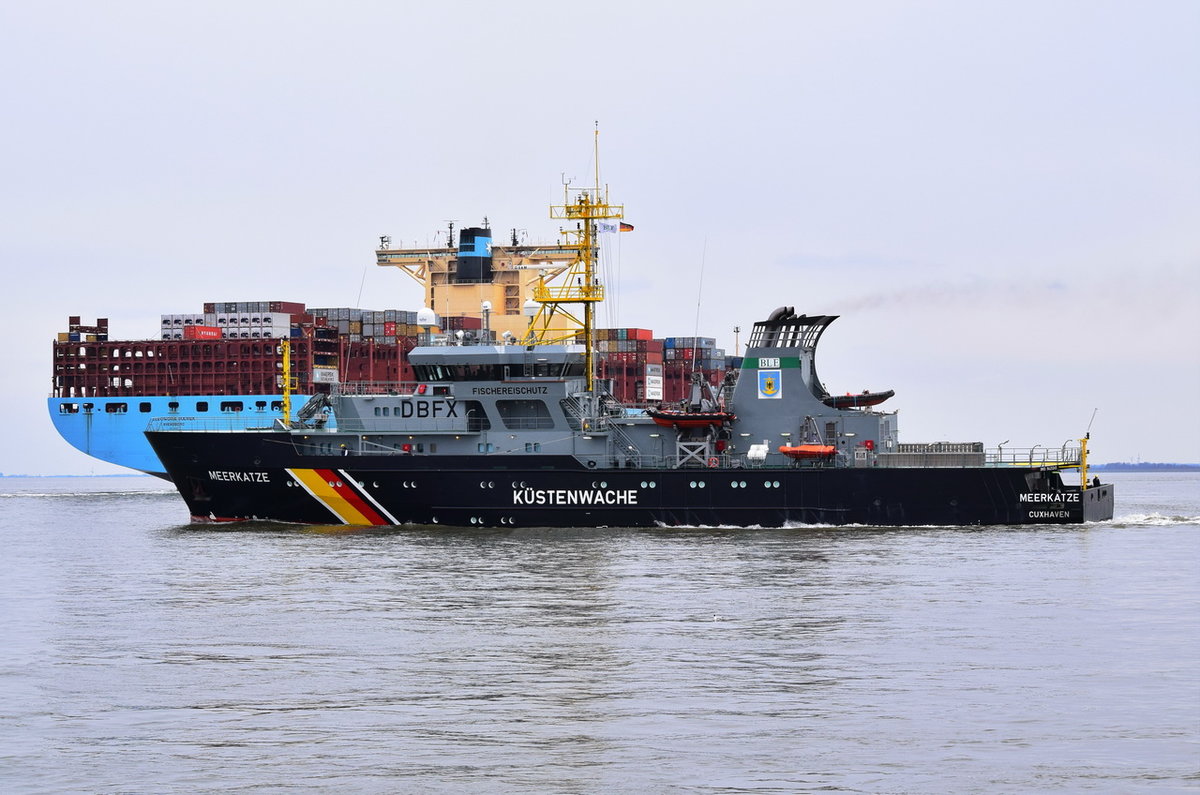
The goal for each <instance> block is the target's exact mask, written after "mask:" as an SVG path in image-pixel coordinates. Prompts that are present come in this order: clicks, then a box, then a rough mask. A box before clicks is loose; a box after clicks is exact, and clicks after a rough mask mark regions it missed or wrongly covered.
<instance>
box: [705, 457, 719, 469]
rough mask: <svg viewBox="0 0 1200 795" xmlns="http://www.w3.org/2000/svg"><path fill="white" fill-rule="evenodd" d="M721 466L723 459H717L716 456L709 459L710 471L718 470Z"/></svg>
mask: <svg viewBox="0 0 1200 795" xmlns="http://www.w3.org/2000/svg"><path fill="white" fill-rule="evenodd" d="M720 464H721V459H719V458H717V457H716V456H715V455H714V456H713V457H712V458H710V459H708V466H709V469H716V468H717V467H718V466H719V465H720Z"/></svg>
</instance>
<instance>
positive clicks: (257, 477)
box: [208, 469, 271, 483]
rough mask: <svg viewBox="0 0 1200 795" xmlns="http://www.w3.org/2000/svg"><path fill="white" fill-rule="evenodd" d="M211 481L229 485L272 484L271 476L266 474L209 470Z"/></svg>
mask: <svg viewBox="0 0 1200 795" xmlns="http://www.w3.org/2000/svg"><path fill="white" fill-rule="evenodd" d="M208 479H209V480H224V481H227V482H229V483H270V482H271V476H270V475H268V474H267V473H266V472H226V471H223V470H219V469H210V470H208Z"/></svg>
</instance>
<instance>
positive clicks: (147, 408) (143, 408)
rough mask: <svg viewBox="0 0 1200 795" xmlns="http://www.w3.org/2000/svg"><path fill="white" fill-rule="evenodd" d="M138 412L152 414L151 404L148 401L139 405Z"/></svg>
mask: <svg viewBox="0 0 1200 795" xmlns="http://www.w3.org/2000/svg"><path fill="white" fill-rule="evenodd" d="M138 411H140V412H142V413H143V414H149V413H150V404H149V403H148V402H146V401H142V402H141V403H139V404H138Z"/></svg>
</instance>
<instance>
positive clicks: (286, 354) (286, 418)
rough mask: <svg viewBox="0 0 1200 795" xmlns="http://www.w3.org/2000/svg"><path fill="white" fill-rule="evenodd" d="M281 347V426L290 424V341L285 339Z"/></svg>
mask: <svg viewBox="0 0 1200 795" xmlns="http://www.w3.org/2000/svg"><path fill="white" fill-rule="evenodd" d="M280 347H281V348H283V426H284V427H285V428H286V427H288V426H289V425H291V424H292V342H291V340H288V339H285V340H283V341H282V344H281V345H280Z"/></svg>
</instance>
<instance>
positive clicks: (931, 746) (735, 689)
mask: <svg viewBox="0 0 1200 795" xmlns="http://www.w3.org/2000/svg"><path fill="white" fill-rule="evenodd" d="M1106 479H1111V480H1113V481H1114V482H1116V483H1117V485H1118V508H1117V514H1118V515H1117V519H1116V520H1115V521H1114V522H1112V523H1105V524H1097V525H1089V526H1084V527H1046V528H1039V529H1013V528H994V529H983V530H979V529H964V528H919V529H911V530H879V531H877V530H872V529H868V528H854V529H842V530H839V529H830V528H794V529H788V530H758V531H736V530H709V529H692V530H656V531H645V530H640V531H635V530H621V529H601V530H583V529H580V530H571V531H538V530H516V531H483V530H472V531H465V530H464V531H456V530H446V529H428V528H423V529H403V530H391V531H386V532H378V531H372V532H355V533H347V532H344V531H341V530H337V529H334V528H301V527H294V526H283V525H270V524H246V525H239V526H226V527H223V528H214V527H211V526H193V525H187V524H183V522H186V517H187V513H186V510H185V509H184V507H183V504H182V502H181V501H180V500H179V499H178V497H177V496H175V495H174V493H173V492H171V491H168V490H167V489H166V484H162V483H161V482H160V481H154V480H151V479H125V478H121V479H103V478H95V479H80V478H71V479H14V478H5V479H2V480H0V492H2V494H0V533H2V536H0V544H2V547H0V549H2V554H0V617H2V630H3V631H2V635H3V648H4V651H3V654H2V655H0V699H2V703H3V708H2V709H0V783H2V784H3V789H4V790H5V791H9V792H13V791H15V792H30V791H39V792H40V791H88V792H93V791H104V792H110V791H122V792H164V791H171V792H183V791H187V792H191V791H222V790H250V791H253V790H279V789H299V790H324V791H352V792H411V791H454V792H459V791H478V792H547V791H551V792H647V791H696V792H708V791H730V790H764V791H778V792H803V791H813V790H823V791H845V792H997V791H1000V792H1028V791H1064V790H1065V791H1080V790H1094V791H1099V792H1183V791H1195V790H1196V789H1197V788H1200V742H1198V739H1200V669H1198V664H1197V661H1198V660H1200V585H1198V584H1197V583H1198V582H1200V476H1198V475H1197V474H1195V473H1191V474H1145V473H1138V474H1136V475H1122V474H1114V475H1110V476H1108V477H1107V478H1106Z"/></svg>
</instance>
